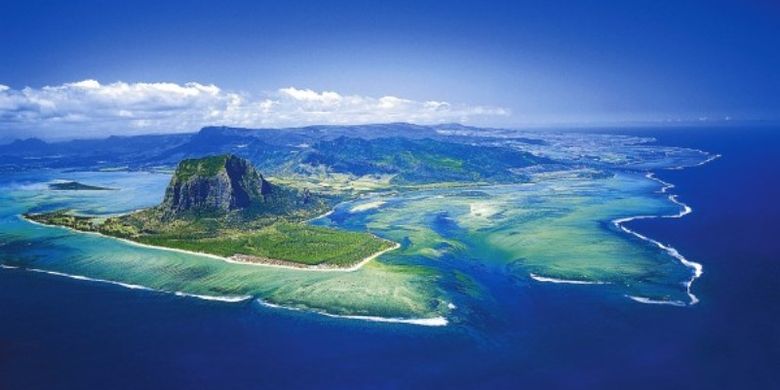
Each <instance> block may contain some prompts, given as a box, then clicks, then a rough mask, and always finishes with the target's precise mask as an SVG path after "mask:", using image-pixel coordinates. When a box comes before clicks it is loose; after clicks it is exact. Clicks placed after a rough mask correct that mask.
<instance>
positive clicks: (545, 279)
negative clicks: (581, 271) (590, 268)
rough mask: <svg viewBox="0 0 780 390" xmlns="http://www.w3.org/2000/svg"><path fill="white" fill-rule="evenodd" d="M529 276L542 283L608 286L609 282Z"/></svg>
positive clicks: (530, 274)
mask: <svg viewBox="0 0 780 390" xmlns="http://www.w3.org/2000/svg"><path fill="white" fill-rule="evenodd" d="M528 276H530V277H531V279H533V280H535V281H537V282H542V283H561V284H608V282H601V281H598V280H571V279H556V278H548V277H546V276H541V275H537V274H535V273H529V274H528Z"/></svg>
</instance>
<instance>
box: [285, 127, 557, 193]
mask: <svg viewBox="0 0 780 390" xmlns="http://www.w3.org/2000/svg"><path fill="white" fill-rule="evenodd" d="M549 162H550V161H549V160H547V159H544V158H541V157H537V156H534V155H532V154H530V153H527V152H523V151H519V150H515V149H511V148H506V147H494V146H476V145H469V144H463V143H451V142H443V141H440V140H435V139H430V138H423V139H410V138H400V137H390V138H375V139H360V138H349V137H339V138H336V139H334V140H329V141H321V142H318V143H317V144H315V145H313V146H312V148H310V150H308V151H306V152H305V153H302V154H301V155H300V161H299V163H300V164H306V165H311V166H326V167H327V168H328V169H329V170H331V171H333V172H343V173H350V174H354V175H358V176H360V175H366V174H375V173H381V174H393V175H395V177H394V178H393V180H392V182H393V183H397V184H409V183H433V182H445V181H491V182H510V181H518V180H521V177H519V176H518V175H516V174H513V173H512V171H511V170H512V169H514V168H523V167H527V166H530V165H535V164H541V163H549Z"/></svg>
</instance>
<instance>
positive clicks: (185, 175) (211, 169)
mask: <svg viewBox="0 0 780 390" xmlns="http://www.w3.org/2000/svg"><path fill="white" fill-rule="evenodd" d="M228 158H229V156H228V155H224V154H223V155H218V156H208V157H203V158H197V159H188V160H182V161H181V162H180V163H179V166H178V167H177V168H176V179H177V180H181V181H185V180H188V179H190V178H191V177H194V176H207V177H210V176H215V175H217V174H218V173H219V172H220V171H221V170H222V169H223V168H224V167H225V163H226V162H227V160H228Z"/></svg>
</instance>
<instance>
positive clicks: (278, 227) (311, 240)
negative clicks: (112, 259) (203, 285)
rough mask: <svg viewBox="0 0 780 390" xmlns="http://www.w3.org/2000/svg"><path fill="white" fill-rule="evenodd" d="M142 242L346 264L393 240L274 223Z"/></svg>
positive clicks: (226, 254) (144, 238) (309, 262)
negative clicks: (203, 235) (204, 235)
mask: <svg viewBox="0 0 780 390" xmlns="http://www.w3.org/2000/svg"><path fill="white" fill-rule="evenodd" d="M137 241H139V242H142V243H144V244H149V245H156V246H164V247H169V248H177V249H184V250H189V251H195V252H204V253H210V254H214V255H219V256H224V257H230V256H233V255H236V254H242V255H249V256H256V257H260V258H266V259H274V260H284V261H289V262H294V263H299V264H305V265H329V266H337V267H349V266H351V265H353V264H356V263H358V262H360V261H361V260H363V259H364V258H366V257H368V256H371V255H373V254H375V253H377V252H379V251H382V250H385V249H388V248H391V247H392V246H393V243H392V242H390V241H387V240H384V239H381V238H379V237H376V236H374V235H372V234H368V233H361V232H351V231H346V230H336V229H328V228H322V227H316V226H309V225H304V224H300V223H288V222H278V223H275V224H273V225H271V226H268V227H265V228H262V229H259V230H255V231H249V232H246V231H234V232H226V233H223V234H221V235H220V236H219V237H213V238H201V239H181V238H172V237H165V236H151V235H150V236H141V237H139V238H138V239H137Z"/></svg>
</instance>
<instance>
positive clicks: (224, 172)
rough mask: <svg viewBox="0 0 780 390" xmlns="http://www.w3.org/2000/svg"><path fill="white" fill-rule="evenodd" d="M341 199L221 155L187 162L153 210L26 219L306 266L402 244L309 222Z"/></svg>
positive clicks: (346, 265) (335, 265)
mask: <svg viewBox="0 0 780 390" xmlns="http://www.w3.org/2000/svg"><path fill="white" fill-rule="evenodd" d="M334 202H335V199H332V198H327V197H324V196H320V195H317V194H314V193H312V192H310V191H308V190H297V189H294V188H291V187H286V186H282V185H276V184H272V183H270V182H269V181H267V180H266V179H265V178H264V177H263V176H262V175H261V174H260V173H259V172H258V171H257V170H256V169H255V167H254V166H253V165H252V163H251V162H249V161H248V160H245V159H243V158H239V157H236V156H234V155H217V156H209V157H204V158H198V159H188V160H183V161H181V162H180V163H179V164H178V166H177V168H176V171H175V172H174V174H173V176H172V178H171V181H170V183H169V185H168V187H167V189H166V191H165V197H164V199H163V201H162V203H161V204H159V205H158V206H155V207H152V208H148V209H144V210H140V211H136V212H133V213H130V214H126V215H122V216H115V217H108V218H100V217H90V216H79V215H75V214H72V213H71V212H70V211H68V210H57V211H54V212H48V213H42V214H25V215H24V217H25V218H27V219H29V220H31V221H34V222H38V223H42V224H46V225H56V226H63V227H68V228H71V229H75V230H79V231H84V232H93V233H100V234H103V235H106V236H111V237H116V238H120V239H125V240H130V241H133V242H136V243H139V244H145V245H151V246H157V247H164V248H170V249H176V250H183V251H188V252H196V253H203V254H208V255H214V256H219V257H221V258H223V259H224V260H227V261H235V262H241V263H251V264H264V265H275V266H285V267H294V268H303V269H334V270H338V269H344V270H350V269H355V268H356V267H357V266H359V265H362V264H364V263H365V262H366V261H368V260H370V259H372V258H374V257H376V256H378V255H379V254H381V253H384V252H385V251H388V250H390V249H393V248H395V247H397V245H396V244H395V243H393V242H391V241H388V240H385V239H382V238H380V237H377V236H375V235H373V234H370V233H367V232H353V231H346V230H338V229H331V228H324V227H316V226H310V225H307V224H305V221H306V220H309V219H311V218H313V217H315V216H317V215H320V214H322V213H324V212H326V211H327V210H329V209H330V208H331V207H332V206H333V203H334Z"/></svg>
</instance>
